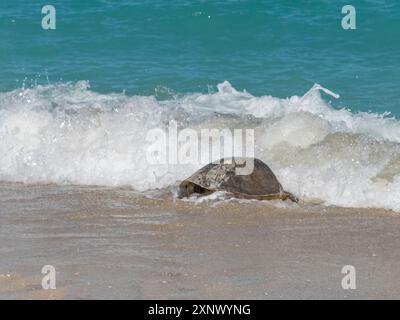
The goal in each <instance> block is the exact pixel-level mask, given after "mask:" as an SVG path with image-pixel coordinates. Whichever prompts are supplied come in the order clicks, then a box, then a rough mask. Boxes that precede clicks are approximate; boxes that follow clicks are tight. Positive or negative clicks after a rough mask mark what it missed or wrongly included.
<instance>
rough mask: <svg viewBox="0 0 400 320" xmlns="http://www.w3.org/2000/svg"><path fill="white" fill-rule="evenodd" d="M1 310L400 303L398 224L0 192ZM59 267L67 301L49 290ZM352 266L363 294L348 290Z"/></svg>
mask: <svg viewBox="0 0 400 320" xmlns="http://www.w3.org/2000/svg"><path fill="white" fill-rule="evenodd" d="M0 204H1V205H0V229H1V232H0V234H1V235H2V236H1V239H0V242H1V243H0V248H1V249H0V250H1V252H0V253H1V256H2V257H3V259H1V261H0V299H20V298H21V299H36V298H37V299H85V298H89V299H102V298H104V299H113V298H115V299H121V298H126V299H292V298H294V299H347V298H350V299H353V298H354V299H372V298H377V299H398V298H400V252H399V250H398V246H397V243H398V241H399V240H400V220H399V217H400V214H398V213H395V212H391V211H385V210H380V209H350V208H334V207H323V206H318V205H309V206H300V207H299V208H292V207H290V208H286V207H285V208H277V207H276V206H273V205H268V204H265V203H262V204H254V203H251V204H246V203H239V202H236V201H235V202H211V203H199V204H193V203H191V202H185V201H181V200H175V201H174V200H171V199H169V198H168V197H165V198H163V197H161V198H157V199H152V198H148V197H143V196H141V195H140V194H138V193H135V192H133V191H132V190H128V189H124V188H115V189H112V188H95V187H77V186H56V185H31V186H26V185H21V184H8V183H6V184H0ZM49 264H50V265H54V267H55V268H56V271H57V289H56V290H43V289H42V288H41V279H42V277H43V275H42V274H41V268H42V267H43V266H44V265H49ZM345 265H353V266H354V267H355V268H356V272H357V273H356V274H357V281H356V283H357V289H356V290H344V289H342V287H341V280H342V278H343V277H344V275H343V274H342V273H341V269H342V267H343V266H345Z"/></svg>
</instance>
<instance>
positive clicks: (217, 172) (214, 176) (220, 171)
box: [179, 158, 297, 201]
mask: <svg viewBox="0 0 400 320" xmlns="http://www.w3.org/2000/svg"><path fill="white" fill-rule="evenodd" d="M248 161H253V164H254V166H253V170H252V172H249V173H248V174H238V170H237V169H240V168H243V167H244V166H246V165H248ZM219 190H222V191H228V192H230V193H232V194H234V195H235V196H237V197H240V198H255V199H260V200H263V199H286V198H290V199H292V200H293V201H296V200H297V199H295V197H294V196H292V195H291V194H289V193H287V192H285V191H284V190H283V188H282V186H281V184H280V183H279V181H278V179H277V178H276V176H275V174H274V173H273V172H272V170H271V169H270V168H269V167H268V166H267V165H266V164H265V163H264V162H262V161H261V160H259V159H255V158H226V159H221V160H219V161H216V162H212V163H209V164H208V165H206V166H205V167H203V168H201V169H200V170H198V171H197V172H196V173H195V174H193V175H192V176H190V177H189V178H187V179H186V180H184V181H183V182H182V183H181V184H180V186H179V196H180V197H188V196H190V195H191V194H192V193H199V194H209V193H212V192H214V191H219Z"/></svg>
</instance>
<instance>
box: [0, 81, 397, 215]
mask: <svg viewBox="0 0 400 320" xmlns="http://www.w3.org/2000/svg"><path fill="white" fill-rule="evenodd" d="M217 89H218V90H217V91H216V92H214V93H209V94H202V93H194V94H186V95H177V96H175V97H171V98H170V99H168V100H164V101H159V100H157V99H156V98H155V97H153V96H126V95H124V94H99V93H96V92H94V91H91V90H90V86H89V84H88V82H85V81H81V82H78V83H75V84H71V83H68V84H57V85H48V86H36V87H34V88H30V89H18V90H14V91H11V92H6V93H0V155H1V157H0V180H4V181H12V182H25V183H56V184H79V185H104V186H131V187H132V188H134V189H136V190H138V191H146V190H151V189H156V188H166V187H170V186H172V185H176V183H177V182H178V181H180V180H182V179H184V178H186V177H187V176H189V175H191V174H192V173H193V172H194V171H196V170H197V169H199V166H198V165H197V164H187V165H176V164H175V165H168V164H165V165H161V164H160V165H151V164H148V163H147V161H146V150H147V148H148V146H149V145H148V142H146V134H147V132H148V131H149V130H151V129H154V128H162V129H164V130H167V126H168V123H169V121H171V120H174V121H176V122H177V124H178V127H179V128H188V127H190V128H193V129H195V130H200V129H201V128H203V127H207V128H219V129H223V128H252V129H254V130H255V156H256V157H258V158H260V159H261V160H263V161H264V162H266V163H267V164H268V165H269V166H270V167H271V168H272V169H273V171H274V172H275V173H276V175H277V177H278V179H279V180H280V182H281V183H282V184H283V186H284V187H285V189H286V190H288V191H290V192H292V193H294V194H295V195H296V196H298V197H299V198H301V199H303V200H304V201H310V202H312V201H320V202H323V203H324V204H325V205H337V206H344V207H375V208H385V209H392V210H396V211H400V122H399V121H398V120H396V119H394V118H390V117H389V115H387V114H383V115H378V114H371V113H356V114H354V113H352V112H350V111H349V110H346V109H341V110H337V109H335V108H333V107H332V106H331V105H330V104H329V103H327V102H326V101H325V100H324V99H323V98H322V96H321V91H323V92H324V93H326V94H328V95H331V96H333V97H335V98H338V96H337V95H336V94H335V93H333V92H332V91H330V90H328V89H326V88H323V87H321V86H319V85H315V86H314V87H313V88H311V90H310V91H308V92H307V93H305V94H304V95H303V96H292V97H290V98H287V99H280V98H276V97H273V96H261V97H256V96H253V95H252V94H250V93H249V92H246V91H243V92H241V91H237V90H236V89H235V88H233V87H232V86H231V85H230V83H229V82H224V83H221V84H219V85H218V87H217Z"/></svg>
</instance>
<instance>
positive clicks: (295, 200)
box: [282, 191, 299, 203]
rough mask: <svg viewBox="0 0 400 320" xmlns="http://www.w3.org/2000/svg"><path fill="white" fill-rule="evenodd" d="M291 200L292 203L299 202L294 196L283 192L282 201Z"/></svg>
mask: <svg viewBox="0 0 400 320" xmlns="http://www.w3.org/2000/svg"><path fill="white" fill-rule="evenodd" d="M286 199H289V200H292V201H293V202H296V203H298V202H299V198H297V197H296V196H295V195H293V194H291V193H290V192H287V191H283V199H282V200H286Z"/></svg>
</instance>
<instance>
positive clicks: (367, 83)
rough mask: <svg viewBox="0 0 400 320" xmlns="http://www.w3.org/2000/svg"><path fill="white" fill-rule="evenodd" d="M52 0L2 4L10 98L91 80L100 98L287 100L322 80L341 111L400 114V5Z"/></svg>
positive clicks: (1, 52)
mask: <svg viewBox="0 0 400 320" xmlns="http://www.w3.org/2000/svg"><path fill="white" fill-rule="evenodd" d="M49 4H52V5H54V6H55V7H56V10H57V29H56V30H43V29H42V28H41V19H42V16H43V15H42V14H41V8H42V6H43V5H44V3H43V1H29V2H28V1H22V0H3V1H2V2H1V3H0V39H1V42H0V66H1V70H2V72H1V73H0V91H2V92H7V91H10V90H13V89H15V88H18V87H22V86H25V87H29V86H33V85H35V84H46V83H51V84H54V83H65V82H68V81H72V82H77V81H79V80H88V81H89V82H90V85H91V90H93V91H96V92H100V93H111V92H123V91H125V92H126V94H128V95H134V94H140V95H156V96H157V97H158V98H159V99H164V98H165V97H166V96H167V97H168V95H169V94H170V93H171V92H178V93H186V92H203V93H206V92H208V91H209V90H215V86H216V85H217V84H218V83H222V82H223V81H224V80H228V81H229V82H230V83H231V84H232V85H233V86H234V87H235V88H236V89H238V90H243V89H246V90H247V91H248V92H250V93H252V94H254V95H258V96H260V95H272V96H275V97H281V98H284V97H289V96H292V95H295V94H296V95H301V94H304V93H305V92H306V91H307V90H308V89H309V88H310V87H311V86H312V85H313V84H314V83H319V84H321V85H323V86H325V87H327V88H329V89H331V90H333V91H335V92H337V93H339V94H340V95H341V99H340V100H337V101H334V102H333V104H334V106H335V107H337V108H340V107H343V106H345V107H347V108H350V109H351V110H353V111H359V110H361V111H373V112H377V113H383V112H384V111H390V112H392V114H393V115H396V116H400V94H399V87H398V86H399V84H400V3H399V2H398V1H395V0H387V1H377V0H374V1H372V0H369V1H351V4H352V5H354V6H355V8H356V10H357V30H343V29H342V27H341V19H342V17H343V15H342V13H341V8H342V6H343V5H345V4H348V1H330V0H329V1H328V0H327V1H321V0H319V1H216V0H213V1H184V0H180V1H172V0H171V1H165V0H151V1H126V0H121V1H107V0H104V1H81V0H69V1H56V0H53V1H49Z"/></svg>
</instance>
